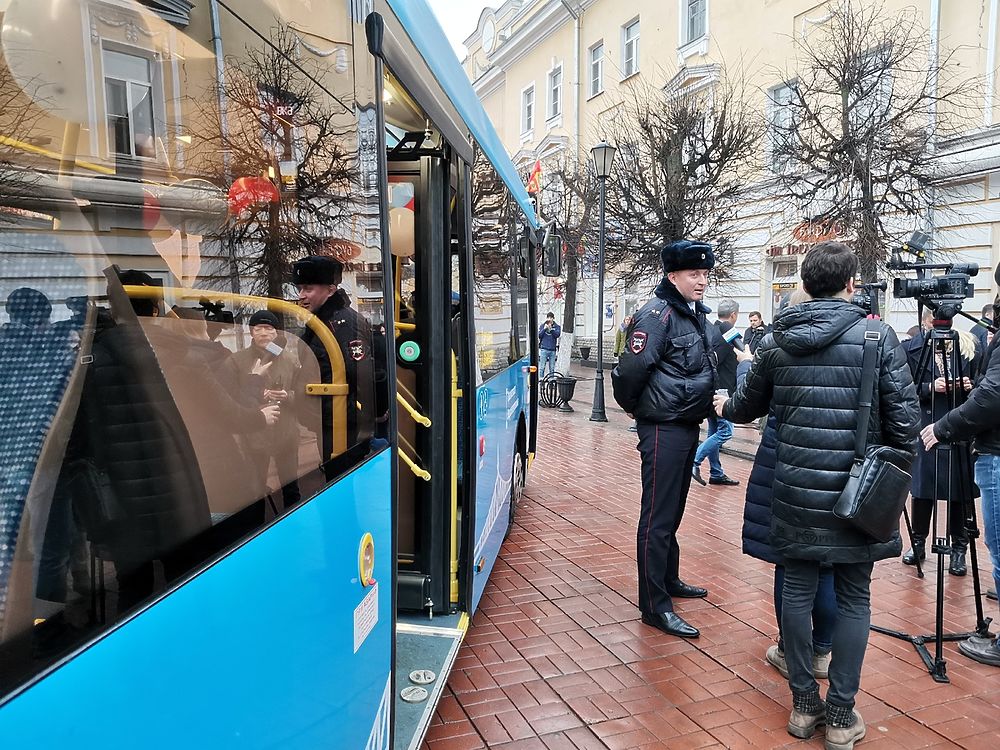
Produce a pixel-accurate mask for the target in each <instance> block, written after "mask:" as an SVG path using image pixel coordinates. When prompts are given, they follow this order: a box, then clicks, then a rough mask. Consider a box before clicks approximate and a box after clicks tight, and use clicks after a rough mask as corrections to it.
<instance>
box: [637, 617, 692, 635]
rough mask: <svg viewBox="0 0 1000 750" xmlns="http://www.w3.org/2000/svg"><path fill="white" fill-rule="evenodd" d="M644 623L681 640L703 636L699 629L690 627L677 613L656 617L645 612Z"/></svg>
mask: <svg viewBox="0 0 1000 750" xmlns="http://www.w3.org/2000/svg"><path fill="white" fill-rule="evenodd" d="M642 621H643V622H644V623H645V624H646V625H649V626H650V627H653V628H656V629H657V630H662V631H663V632H664V633H666V634H667V635H676V636H678V637H680V638H697V637H698V636H699V635H701V633H699V632H698V628H696V627H694V626H692V625H688V624H687V623H686V622H684V619H683V618H682V617H681V616H680V615H678V614H677V613H676V612H660V613H659V614H655V615H651V614H647V613H645V612H643V613H642Z"/></svg>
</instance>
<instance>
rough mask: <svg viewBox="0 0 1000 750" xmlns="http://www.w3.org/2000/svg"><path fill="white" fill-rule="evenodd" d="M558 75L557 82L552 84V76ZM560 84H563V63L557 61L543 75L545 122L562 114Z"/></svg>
mask: <svg viewBox="0 0 1000 750" xmlns="http://www.w3.org/2000/svg"><path fill="white" fill-rule="evenodd" d="M555 77H558V83H557V84H556V85H555V86H553V84H552V80H553V78H555ZM562 86H563V64H562V62H559V63H557V64H556V65H554V66H553V67H552V69H551V70H550V71H549V72H548V74H547V75H546V77H545V114H546V117H545V120H546V122H548V121H551V120H555V119H557V118H559V117H561V116H562V113H563V106H562Z"/></svg>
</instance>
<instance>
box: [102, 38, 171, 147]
mask: <svg viewBox="0 0 1000 750" xmlns="http://www.w3.org/2000/svg"><path fill="white" fill-rule="evenodd" d="M108 52H112V53H114V54H117V55H124V56H126V57H133V58H135V59H137V60H142V61H144V62H145V63H146V70H147V71H148V72H149V75H148V78H149V80H148V81H141V80H138V79H135V78H122V77H120V76H113V75H109V73H108V64H107V58H106V54H107V53H108ZM100 53H101V54H100V58H101V96H102V100H103V102H104V127H105V145H106V147H107V149H108V151H107V153H108V157H109V158H113V159H114V158H117V159H130V160H135V161H140V160H141V161H147V162H153V161H156V158H157V157H156V139H157V138H158V137H159V136H161V135H162V133H161V132H160V131H159V129H158V128H157V120H160V121H161V122H162V121H163V116H162V107H163V106H164V103H163V95H162V85H161V81H160V75H159V71H158V69H157V65H156V62H157V54H156V52H154V51H153V50H147V49H142V48H139V47H126V46H124V45H119V44H114V43H110V44H109V43H107V42H105V43H102V44H101V46H100ZM109 80H112V81H116V82H118V83H123V84H125V108H126V110H127V118H128V129H129V148H130V150H131V151H130V153H124V152H121V151H118V150H117V149H116V147H115V143H114V131H113V129H112V128H111V126H110V123H109V120H110V118H111V112H110V102H109V100H108V81H109ZM133 84H134V85H137V86H146V87H147V88H148V89H149V104H150V111H151V115H152V116H151V121H150V125H151V127H152V136H153V155H152V156H145V155H143V154H137V153H135V119H134V118H133V117H132V86H133Z"/></svg>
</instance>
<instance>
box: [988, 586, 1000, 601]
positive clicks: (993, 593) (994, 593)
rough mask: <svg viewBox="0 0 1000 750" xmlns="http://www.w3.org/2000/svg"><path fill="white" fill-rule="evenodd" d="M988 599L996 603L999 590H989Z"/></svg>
mask: <svg viewBox="0 0 1000 750" xmlns="http://www.w3.org/2000/svg"><path fill="white" fill-rule="evenodd" d="M986 598H987V599H992V600H993V601H996V600H997V590H996V589H987V591H986Z"/></svg>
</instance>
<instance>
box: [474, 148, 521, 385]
mask: <svg viewBox="0 0 1000 750" xmlns="http://www.w3.org/2000/svg"><path fill="white" fill-rule="evenodd" d="M513 217H514V212H513V204H512V201H511V197H510V194H509V192H508V191H507V188H506V186H505V185H504V184H503V181H502V180H501V179H500V177H499V176H498V175H497V173H496V171H495V170H494V169H493V167H492V165H491V164H490V163H489V161H488V160H487V159H486V158H485V157H484V156H483V155H482V153H481V152H479V151H478V150H477V152H476V161H475V164H474V166H473V170H472V244H473V254H472V264H473V272H474V275H475V289H474V298H475V314H476V351H477V354H478V357H479V367H480V370H481V371H482V374H483V379H484V380H488V379H489V378H491V377H493V376H494V375H496V374H497V373H499V372H502V371H503V370H506V369H507V367H509V366H510V364H511V363H512V362H516V361H517V360H518V359H519V356H518V353H517V336H516V332H515V328H514V313H515V310H514V307H515V305H514V298H513V296H512V293H511V290H512V281H513V279H514V273H515V269H514V249H513V246H514V243H515V242H516V222H515V221H514V218H513Z"/></svg>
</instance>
